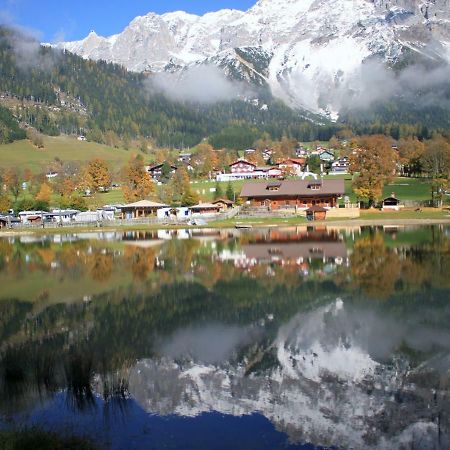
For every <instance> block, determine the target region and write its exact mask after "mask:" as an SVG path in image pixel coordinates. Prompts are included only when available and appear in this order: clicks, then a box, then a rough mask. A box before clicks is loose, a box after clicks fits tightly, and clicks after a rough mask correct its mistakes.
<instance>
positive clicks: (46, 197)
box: [36, 183, 53, 204]
mask: <svg viewBox="0 0 450 450" xmlns="http://www.w3.org/2000/svg"><path fill="white" fill-rule="evenodd" d="M52 194H53V190H52V188H51V187H50V186H49V185H48V184H47V183H42V184H41V188H40V190H39V192H38V193H37V195H36V201H37V202H42V203H47V204H48V203H50V200H51V198H52Z"/></svg>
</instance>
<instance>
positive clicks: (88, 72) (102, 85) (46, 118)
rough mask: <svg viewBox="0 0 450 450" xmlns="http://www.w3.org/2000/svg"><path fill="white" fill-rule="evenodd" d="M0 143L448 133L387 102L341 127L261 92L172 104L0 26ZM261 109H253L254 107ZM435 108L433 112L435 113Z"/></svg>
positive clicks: (238, 141)
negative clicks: (68, 137) (34, 136)
mask: <svg viewBox="0 0 450 450" xmlns="http://www.w3.org/2000/svg"><path fill="white" fill-rule="evenodd" d="M0 94H1V98H0V105H2V106H4V107H6V108H8V109H9V110H10V111H11V112H12V114H13V115H11V114H9V112H8V111H7V110H6V109H2V110H0V140H1V141H2V142H11V141H13V140H16V139H21V138H23V137H24V132H23V131H21V130H20V129H19V127H18V123H20V124H21V126H22V127H23V128H26V127H28V126H31V127H33V128H36V129H37V130H38V131H39V132H42V133H44V134H47V135H58V134H60V133H65V134H84V135H86V136H87V137H88V139H89V140H92V141H95V142H100V143H107V144H108V145H116V143H118V142H119V141H122V142H128V141H129V140H130V139H136V138H140V137H145V138H148V139H151V140H152V141H153V142H154V143H155V144H156V145H157V146H164V147H179V148H183V147H190V146H193V145H195V144H197V143H199V142H200V141H202V140H203V139H204V138H209V140H210V142H211V143H212V144H213V145H214V146H215V147H216V148H222V147H228V148H234V149H243V148H246V147H248V146H251V145H252V144H253V142H254V141H255V140H256V139H258V138H259V137H261V135H262V134H263V133H268V134H269V135H270V136H271V137H272V138H273V139H280V138H281V137H282V136H288V137H291V138H294V139H297V140H300V141H312V140H316V139H318V140H328V139H330V138H331V137H332V136H333V135H334V134H335V133H336V132H337V131H338V130H339V129H341V128H344V127H350V128H352V129H353V131H355V132H356V133H357V134H359V133H384V134H387V135H392V136H393V137H394V138H399V137H406V136H411V135H412V136H418V137H419V138H428V137H429V136H430V134H431V132H432V131H433V130H434V129H439V131H441V132H442V131H445V130H447V129H448V126H446V124H448V112H446V111H445V110H439V109H438V110H437V109H436V108H435V107H434V106H433V105H429V106H428V108H429V110H430V112H429V113H428V114H422V113H421V112H420V111H421V110H420V109H419V108H418V107H417V104H415V105H412V106H411V105H410V106H405V105H404V104H402V103H399V102H397V101H396V100H394V99H393V100H392V101H391V102H390V103H389V104H388V105H386V104H383V105H379V106H378V109H375V110H373V111H370V112H367V113H366V114H364V115H362V114H360V113H358V114H354V113H352V112H351V111H349V112H348V113H347V114H345V115H344V120H343V122H342V123H338V124H336V123H331V122H329V121H327V120H326V119H323V118H320V117H315V116H308V115H307V114H306V113H305V112H301V111H296V110H293V109H291V108H289V107H288V106H286V105H285V104H284V103H283V102H281V101H279V100H275V99H274V98H273V97H272V96H271V95H270V93H268V92H267V90H266V91H264V90H261V91H259V92H256V93H255V91H253V96H254V97H258V99H259V102H255V101H252V100H253V98H252V97H249V98H243V99H242V100H232V101H228V102H217V103H213V104H202V103H192V102H191V103H188V102H176V101H172V100H170V99H168V98H167V97H166V96H164V95H163V94H162V93H160V91H158V90H157V89H152V74H137V73H132V72H128V71H127V70H126V69H124V68H123V67H121V66H118V65H116V64H111V63H106V62H102V61H100V62H94V61H90V60H84V59H82V58H80V57H78V56H76V55H74V54H71V53H69V52H61V51H60V50H55V49H53V48H50V47H42V46H40V45H39V44H38V43H37V42H36V41H34V40H33V39H31V38H29V37H26V36H23V35H21V34H20V33H19V32H17V31H15V30H11V29H8V28H5V27H0ZM262 104H264V105H267V107H263V108H262V107H261V105H262ZM436 111H437V112H436Z"/></svg>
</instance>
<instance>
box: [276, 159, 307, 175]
mask: <svg viewBox="0 0 450 450" xmlns="http://www.w3.org/2000/svg"><path fill="white" fill-rule="evenodd" d="M277 166H278V168H279V169H281V170H282V172H283V173H284V174H287V175H297V176H300V175H301V174H302V173H303V172H304V170H305V167H306V159H305V158H288V159H283V160H281V161H279V162H278V163H277Z"/></svg>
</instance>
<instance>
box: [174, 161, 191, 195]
mask: <svg viewBox="0 0 450 450" xmlns="http://www.w3.org/2000/svg"><path fill="white" fill-rule="evenodd" d="M170 184H171V186H172V192H173V197H172V202H173V203H179V202H180V201H181V198H182V197H183V195H184V193H185V192H188V191H189V190H190V188H191V184H190V181H189V174H188V171H187V170H186V168H185V167H179V168H178V169H177V170H176V171H175V173H174V175H173V177H172V179H171V181H170Z"/></svg>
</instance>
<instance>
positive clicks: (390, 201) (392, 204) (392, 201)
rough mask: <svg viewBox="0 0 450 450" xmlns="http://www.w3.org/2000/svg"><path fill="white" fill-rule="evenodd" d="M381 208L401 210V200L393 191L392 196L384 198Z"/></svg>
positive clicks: (384, 209)
mask: <svg viewBox="0 0 450 450" xmlns="http://www.w3.org/2000/svg"><path fill="white" fill-rule="evenodd" d="M381 209H382V210H383V211H400V200H399V199H398V198H397V197H396V196H395V194H394V193H392V194H391V196H390V197H386V198H385V199H384V200H383V202H382V206H381Z"/></svg>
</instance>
